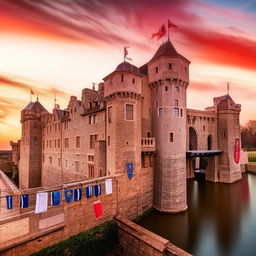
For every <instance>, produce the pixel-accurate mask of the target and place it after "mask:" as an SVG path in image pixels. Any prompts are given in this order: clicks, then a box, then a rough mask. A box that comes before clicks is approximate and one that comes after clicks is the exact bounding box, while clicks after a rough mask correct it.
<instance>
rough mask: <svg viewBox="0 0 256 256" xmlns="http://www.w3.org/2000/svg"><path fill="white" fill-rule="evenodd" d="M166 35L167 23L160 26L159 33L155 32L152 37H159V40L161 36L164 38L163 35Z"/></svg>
mask: <svg viewBox="0 0 256 256" xmlns="http://www.w3.org/2000/svg"><path fill="white" fill-rule="evenodd" d="M165 35H166V29H165V25H164V24H163V25H162V26H161V27H160V28H159V31H158V32H157V33H153V34H152V37H151V39H153V38H154V37H157V40H159V39H160V38H162V37H163V36H165Z"/></svg>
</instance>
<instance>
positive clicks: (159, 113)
mask: <svg viewBox="0 0 256 256" xmlns="http://www.w3.org/2000/svg"><path fill="white" fill-rule="evenodd" d="M158 116H163V108H159V109H158Z"/></svg>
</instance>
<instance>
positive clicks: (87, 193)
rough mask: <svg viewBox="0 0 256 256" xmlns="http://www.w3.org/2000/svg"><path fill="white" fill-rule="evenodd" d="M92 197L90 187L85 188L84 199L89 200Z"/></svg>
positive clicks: (91, 188)
mask: <svg viewBox="0 0 256 256" xmlns="http://www.w3.org/2000/svg"><path fill="white" fill-rule="evenodd" d="M92 196H93V187H92V186H89V187H86V197H87V198H90V197H92Z"/></svg>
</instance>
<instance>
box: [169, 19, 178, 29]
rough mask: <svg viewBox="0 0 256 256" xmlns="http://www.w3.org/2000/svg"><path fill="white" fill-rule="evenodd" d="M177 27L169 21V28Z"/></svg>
mask: <svg viewBox="0 0 256 256" xmlns="http://www.w3.org/2000/svg"><path fill="white" fill-rule="evenodd" d="M177 27H178V26H176V25H175V24H174V23H172V22H171V21H169V20H168V28H177Z"/></svg>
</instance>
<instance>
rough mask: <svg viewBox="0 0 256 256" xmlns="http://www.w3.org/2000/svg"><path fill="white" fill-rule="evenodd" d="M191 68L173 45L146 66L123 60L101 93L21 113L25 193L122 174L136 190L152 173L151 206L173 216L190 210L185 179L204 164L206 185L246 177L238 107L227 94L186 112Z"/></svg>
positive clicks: (166, 45)
mask: <svg viewBox="0 0 256 256" xmlns="http://www.w3.org/2000/svg"><path fill="white" fill-rule="evenodd" d="M189 65H190V61H189V60H187V59H186V58H185V57H183V56H182V55H181V54H179V53H178V52H177V51H176V49H175V48H174V46H173V45H172V43H171V41H170V40H168V41H166V42H165V43H163V44H162V45H161V46H160V47H159V49H158V50H157V51H156V53H155V54H154V56H153V57H152V59H151V60H149V62H147V63H146V64H145V65H143V66H142V67H140V68H137V67H136V66H134V65H132V64H130V63H128V62H126V61H124V62H122V63H120V64H119V65H118V66H117V67H116V69H115V70H114V71H113V72H112V73H110V74H109V75H107V76H106V77H105V78H103V81H104V83H100V84H99V86H98V90H95V89H88V88H85V89H83V91H82V97H81V100H79V99H77V97H75V96H71V98H70V101H69V104H68V106H67V108H66V109H64V110H61V109H58V108H55V109H54V110H53V113H49V112H48V111H47V110H46V109H45V108H44V107H43V106H42V105H41V104H40V102H39V101H35V102H30V103H29V104H28V105H27V106H26V107H25V108H24V109H23V110H22V111H21V124H22V136H21V140H20V145H19V147H17V145H16V144H15V143H14V144H13V145H15V146H16V148H18V150H19V151H20V159H19V184H20V188H21V189H29V188H36V187H43V188H54V187H57V186H60V185H62V184H63V183H68V182H73V181H82V180H89V179H92V178H97V177H104V176H115V175H124V174H125V176H126V178H125V182H126V183H127V182H128V181H129V180H131V179H135V180H136V181H138V182H136V183H134V185H133V186H134V187H138V186H140V185H139V184H142V183H143V182H145V183H146V182H147V180H146V179H145V177H146V176H143V175H144V174H145V173H146V172H147V170H149V169H150V170H153V171H152V175H153V177H154V182H153V184H154V185H153V186H154V187H152V188H151V190H152V191H153V193H152V194H153V206H154V207H155V208H156V209H158V210H159V211H162V212H168V213H174V212H180V211H184V210H186V209H187V199H186V179H187V178H192V177H194V169H195V168H196V167H197V168H200V162H201V164H202V165H203V163H204V164H205V162H206V164H205V167H204V168H205V169H206V179H207V180H209V181H213V182H226V183H232V182H235V181H237V180H239V179H241V174H242V170H243V166H242V165H241V163H240V162H239V159H236V158H235V157H234V155H235V154H236V155H237V154H238V155H239V150H240V144H239V142H240V123H239V115H240V111H241V106H240V105H239V104H236V103H235V102H234V101H233V100H232V98H231V97H230V96H229V95H224V96H221V97H216V98H214V104H213V106H212V107H208V108H206V109H205V110H204V111H201V110H193V109H187V103H186V98H187V96H186V94H187V88H188V86H189ZM16 153H17V152H16ZM200 159H201V161H200ZM124 193H125V192H124Z"/></svg>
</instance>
